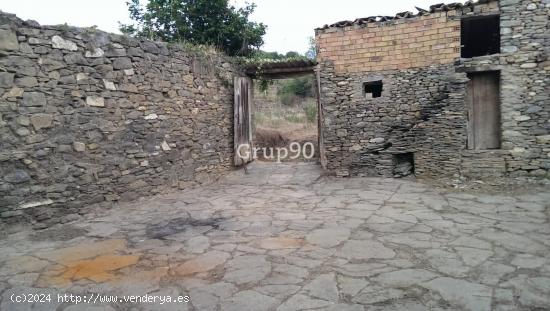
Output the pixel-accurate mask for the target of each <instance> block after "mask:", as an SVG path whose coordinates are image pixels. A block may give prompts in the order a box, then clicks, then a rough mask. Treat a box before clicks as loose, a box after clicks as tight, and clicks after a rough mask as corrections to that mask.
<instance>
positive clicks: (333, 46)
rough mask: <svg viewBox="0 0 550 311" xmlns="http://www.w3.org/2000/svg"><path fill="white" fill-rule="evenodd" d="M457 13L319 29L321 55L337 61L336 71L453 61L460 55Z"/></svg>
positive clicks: (413, 66) (377, 69)
mask: <svg viewBox="0 0 550 311" xmlns="http://www.w3.org/2000/svg"><path fill="white" fill-rule="evenodd" d="M454 13H455V12H440V13H435V14H430V15H427V16H419V17H415V18H410V19H403V20H397V21H392V22H380V23H369V24H367V25H362V26H348V27H345V28H329V29H326V30H318V32H317V44H318V45H319V58H320V60H321V61H322V60H328V59H330V60H332V61H334V66H335V70H336V72H337V73H355V72H365V71H382V70H395V69H408V68H415V67H426V66H430V65H433V64H450V63H452V62H453V61H454V59H455V58H457V57H459V56H460V21H459V20H456V19H452V18H451V16H454ZM448 15H449V16H448Z"/></svg>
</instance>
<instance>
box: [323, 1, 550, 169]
mask: <svg viewBox="0 0 550 311" xmlns="http://www.w3.org/2000/svg"><path fill="white" fill-rule="evenodd" d="M549 10H550V4H546V3H544V2H541V1H540V0H504V1H484V3H483V4H478V5H475V6H474V7H464V8H460V9H457V10H449V11H447V12H433V13H431V14H430V13H426V12H424V13H422V14H421V15H422V16H415V17H411V18H402V19H395V20H392V21H385V22H376V21H372V22H368V23H363V24H360V23H359V24H360V25H359V24H357V21H356V22H355V23H354V24H353V25H349V23H345V24H346V26H344V27H340V26H339V24H335V26H334V25H333V26H332V27H330V26H329V27H325V28H323V29H318V30H317V39H318V44H319V46H318V48H319V50H320V54H319V61H320V82H321V103H322V109H323V117H324V118H323V120H322V128H323V134H324V145H325V155H326V157H327V164H326V166H327V169H328V170H330V171H331V172H333V173H335V174H337V175H340V176H348V175H351V176H357V175H360V176H361V175H368V176H373V175H382V176H399V175H400V174H401V172H400V171H399V170H400V164H399V162H400V161H401V160H402V159H403V158H407V157H409V156H412V157H413V162H414V170H415V173H416V175H417V176H419V177H428V178H439V177H460V176H464V177H470V178H485V177H502V176H537V177H544V176H548V174H549V171H550V153H549V151H550V135H549V134H550V124H549V116H550V111H549V110H550V105H549V104H548V102H549V95H548V91H547V90H548V81H549V78H548V70H549V69H550V66H549V64H550V63H549V61H548V59H547V55H548V47H549V41H550V37H549V33H548V16H549V15H550V14H549ZM495 13H499V14H500V24H501V25H500V28H501V53H499V54H495V55H490V56H483V57H475V58H470V59H461V58H460V57H459V56H460V53H458V54H456V55H454V57H452V58H449V57H446V56H445V57H443V58H441V59H439V61H435V62H424V61H422V59H423V57H422V56H423V55H425V56H426V59H433V58H432V57H433V55H434V54H433V52H434V51H436V50H437V49H435V48H434V47H435V46H436V45H441V44H447V46H446V47H452V46H451V45H452V44H454V43H453V42H456V39H455V38H457V37H458V38H460V27H458V28H454V29H455V30H454V32H450V33H449V34H448V35H449V36H448V38H452V39H451V40H450V41H445V39H443V37H439V36H438V39H436V38H435V37H434V38H433V39H430V40H428V39H427V37H428V36H431V35H428V33H429V32H430V31H433V29H426V30H423V29H419V27H422V26H421V25H422V24H423V23H424V22H425V21H426V20H429V19H430V18H433V20H434V22H433V23H431V24H430V25H431V27H435V28H438V29H439V28H441V29H447V26H442V25H446V23H449V25H451V24H452V25H454V26H456V25H459V23H460V19H461V18H462V17H463V16H471V15H483V14H495ZM430 16H432V17H430ZM438 23H440V24H438ZM441 23H442V24H441ZM407 26H410V28H408V27H407ZM454 26H453V27H454ZM396 27H397V28H399V29H401V31H403V32H404V30H405V29H410V30H409V31H407V32H406V33H407V35H408V36H407V38H409V40H408V41H406V42H405V40H406V39H405V38H401V37H399V34H398V33H395V32H392V31H393V30H394V28H396ZM372 32H375V35H374V37H373V36H372V35H369V34H370V33H372ZM427 32H428V33H427ZM358 33H363V35H362V36H358ZM365 34H366V35H365ZM379 35H381V36H382V37H379ZM446 37H447V36H446ZM330 38H338V42H349V41H353V42H354V43H353V44H350V45H347V44H340V45H334V44H333V43H332V42H335V41H334V40H336V39H330ZM372 38H378V39H377V41H376V42H375V41H372V40H374V39H372ZM411 40H413V41H415V42H418V41H421V42H425V45H424V46H423V47H418V48H419V49H420V50H416V49H415V50H414V51H413V50H410V48H411V47H410V46H409V47H408V48H409V53H408V54H403V53H402V49H401V48H402V47H404V46H405V45H406V44H410V43H407V42H409V41H411ZM433 40H436V41H433ZM438 40H443V41H438ZM377 42H386V44H387V47H383V49H386V50H385V53H386V52H387V54H386V55H384V56H383V58H382V59H381V61H383V62H385V63H386V64H387V65H384V66H380V64H379V62H378V60H379V58H377V59H375V60H373V59H364V58H363V56H364V55H365V53H366V51H367V50H371V51H378V48H379V47H378V45H379V43H377ZM387 42H391V43H392V44H389V43H387ZM445 42H447V43H445ZM394 43H395V44H394ZM458 45H460V42H458ZM430 46H431V47H432V48H431V49H429V48H427V47H430ZM392 47H398V49H397V50H396V51H393V50H392ZM423 48H424V49H423ZM336 50H339V51H338V52H336ZM392 51H393V52H392ZM397 51H401V52H397ZM419 53H420V54H419ZM342 55H344V56H343V58H342ZM347 55H351V56H349V57H348V56H347ZM445 55H447V56H451V53H448V54H447V53H445ZM369 57H371V58H372V57H373V56H372V55H371V56H369ZM374 57H376V55H375V56H374ZM396 69H397V70H396ZM478 71H500V85H501V90H500V107H501V114H502V115H501V140H502V147H501V149H499V150H476V151H473V150H467V118H468V113H467V107H466V106H467V105H466V100H465V98H466V91H467V82H468V78H467V73H468V72H478ZM378 80H382V81H383V92H382V96H381V97H378V98H370V97H369V98H365V95H364V92H363V83H365V82H369V81H378ZM396 169H397V171H396Z"/></svg>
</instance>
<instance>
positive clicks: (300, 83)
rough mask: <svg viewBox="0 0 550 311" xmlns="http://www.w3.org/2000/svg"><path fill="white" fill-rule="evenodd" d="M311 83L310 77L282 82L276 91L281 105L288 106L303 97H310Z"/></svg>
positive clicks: (311, 93)
mask: <svg viewBox="0 0 550 311" xmlns="http://www.w3.org/2000/svg"><path fill="white" fill-rule="evenodd" d="M312 87H313V81H312V78H311V77H300V78H294V79H288V80H286V81H284V82H283V83H282V85H281V87H280V88H279V90H278V91H277V95H279V97H280V98H281V103H282V104H283V105H286V106H289V105H292V104H294V103H296V101H301V100H303V99H304V98H305V97H312V96H313V92H312Z"/></svg>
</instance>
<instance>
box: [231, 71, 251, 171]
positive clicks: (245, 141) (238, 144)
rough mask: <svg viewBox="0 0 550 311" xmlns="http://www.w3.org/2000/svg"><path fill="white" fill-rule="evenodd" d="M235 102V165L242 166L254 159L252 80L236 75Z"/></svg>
mask: <svg viewBox="0 0 550 311" xmlns="http://www.w3.org/2000/svg"><path fill="white" fill-rule="evenodd" d="M234 85H235V86H234V88H235V104H234V125H235V129H234V147H235V166H242V165H245V164H246V163H248V162H251V161H252V160H253V158H252V156H253V154H252V122H251V115H252V112H251V109H252V80H251V79H250V78H246V77H235V79H234Z"/></svg>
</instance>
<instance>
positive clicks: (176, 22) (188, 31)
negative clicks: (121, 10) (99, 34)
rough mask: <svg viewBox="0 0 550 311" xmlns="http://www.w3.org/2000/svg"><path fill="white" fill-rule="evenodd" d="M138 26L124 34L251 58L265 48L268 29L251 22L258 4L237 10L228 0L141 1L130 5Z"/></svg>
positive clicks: (126, 27)
mask: <svg viewBox="0 0 550 311" xmlns="http://www.w3.org/2000/svg"><path fill="white" fill-rule="evenodd" d="M127 5H128V10H129V12H130V17H131V18H132V20H134V21H135V22H136V23H135V24H133V25H122V24H121V25H120V30H121V31H122V32H123V33H126V34H130V35H135V36H141V37H146V38H149V39H154V40H162V41H165V42H189V43H193V44H204V45H213V46H216V47H218V48H220V49H221V50H223V51H224V52H225V53H227V54H228V55H240V56H248V55H250V54H251V53H252V51H253V50H254V49H255V48H259V47H260V46H262V45H263V43H264V41H263V38H262V37H263V35H265V32H266V26H265V25H264V24H263V23H256V22H252V21H250V20H249V17H250V15H251V14H252V13H253V12H254V9H255V7H256V6H255V5H254V4H247V5H246V6H245V7H243V8H236V7H234V6H233V5H230V4H229V0H149V1H148V2H147V4H146V5H145V6H142V5H141V3H140V0H129V1H128V2H127Z"/></svg>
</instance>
